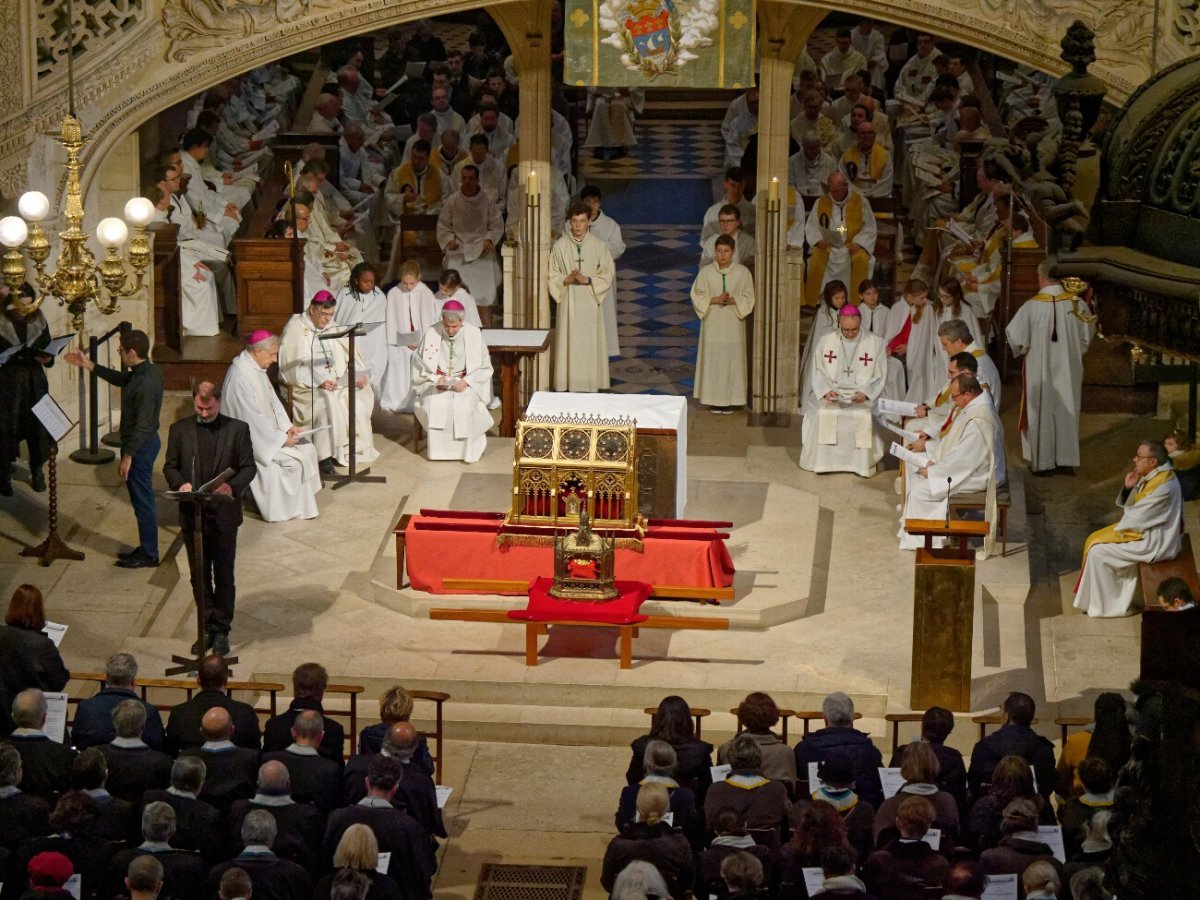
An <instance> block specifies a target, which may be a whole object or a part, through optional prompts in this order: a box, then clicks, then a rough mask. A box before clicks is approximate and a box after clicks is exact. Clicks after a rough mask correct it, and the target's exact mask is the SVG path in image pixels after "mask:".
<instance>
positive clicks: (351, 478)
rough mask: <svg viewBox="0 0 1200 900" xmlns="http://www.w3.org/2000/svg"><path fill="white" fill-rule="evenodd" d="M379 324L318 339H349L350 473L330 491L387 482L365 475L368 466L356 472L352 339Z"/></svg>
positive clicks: (330, 334)
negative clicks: (358, 483) (355, 484)
mask: <svg viewBox="0 0 1200 900" xmlns="http://www.w3.org/2000/svg"><path fill="white" fill-rule="evenodd" d="M380 324H382V323H380V322H360V323H358V324H357V325H351V326H350V327H349V328H346V329H345V330H343V331H335V332H331V333H329V334H321V335H319V337H320V339H321V340H323V341H334V340H341V339H342V338H348V339H349V350H348V352H349V354H350V358H349V360H348V361H347V367H346V389H347V390H348V391H350V397H349V406H348V409H347V415H348V417H349V419H350V421H349V422H348V423H347V424H348V426H349V438H350V453H349V456H350V472H349V474H348V475H346V477H345V478H342V479H340V480H338V481H336V482H335V483H334V485H333V487H332V488H331V490H335V491H336V490H337V489H338V488H343V487H345V486H346V485H348V484H350V483H352V482H355V481H358V482H363V483H369V484H383V483H385V482H386V481H387V478H385V477H384V476H383V475H368V474H367V473H368V472H370V471H371V467H370V466H367V468H365V469H363V470H362V472H361V473H360V472H359V471H358V452H357V448H356V439H357V433H356V432H357V430H358V429H357V428H356V427H355V424H356V423H355V408H356V404H355V400H356V398H357V394H358V384H357V380H356V377H355V376H356V374H357V373H356V372H355V368H354V339H355V338H356V337H362V336H363V335H365V334H366V333H367V332H368V331H370V330H371V329H372V328H377V327H378V326H379V325H380Z"/></svg>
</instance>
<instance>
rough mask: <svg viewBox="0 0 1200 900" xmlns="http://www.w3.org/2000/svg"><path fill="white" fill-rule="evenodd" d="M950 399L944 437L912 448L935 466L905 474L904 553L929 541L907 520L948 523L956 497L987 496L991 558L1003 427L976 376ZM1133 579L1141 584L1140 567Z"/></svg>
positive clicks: (1002, 475)
mask: <svg viewBox="0 0 1200 900" xmlns="http://www.w3.org/2000/svg"><path fill="white" fill-rule="evenodd" d="M950 400H951V402H952V403H953V404H954V406H955V408H954V409H953V410H952V411H951V414H950V420H949V421H950V427H949V428H948V429H945V436H944V437H942V438H940V439H938V440H933V439H930V440H924V439H918V440H917V441H915V442H914V443H913V449H914V450H916V452H918V453H923V454H924V455H925V456H926V457H928V458H929V460H930V462H929V464H928V465H926V466H922V467H921V468H920V469H918V470H916V471H912V470H911V467H910V470H909V471H908V472H907V473H906V494H905V498H904V508H903V511H902V512H901V514H900V531H899V537H900V549H901V550H916V549H917V548H918V547H920V546H922V544H923V541H924V538H922V537H921V536H920V535H915V534H909V533H908V532H906V531H905V530H904V522H905V520H906V519H937V520H941V519H944V518H945V517H946V507H947V504H948V503H949V502H950V498H951V497H953V496H955V495H957V494H972V493H977V492H979V491H986V492H987V506H986V508H985V512H984V519H985V521H987V522H989V523H990V524H991V532H990V533H989V535H988V536H987V537H986V538H985V539H984V556H987V555H988V554H989V553H990V552H991V544H992V539H993V536H994V534H995V530H996V487H997V486H998V485H1001V484H1004V483H1005V482H1006V481H1007V478H1008V470H1007V468H1006V465H1005V460H1004V428H1003V426H1002V425H1001V424H1000V417H999V416H997V415H996V408H995V407H994V406H993V405H992V400H991V398H990V397H988V396H986V394H985V392H984V390H983V387H982V386H981V385H980V384H979V379H977V378H976V377H975V376H974V375H959V376H958V377H957V378H955V379H954V380H953V381H951V382H950ZM937 540H942V539H935V541H937ZM1133 579H1134V581H1136V580H1137V567H1136V566H1134V571H1133Z"/></svg>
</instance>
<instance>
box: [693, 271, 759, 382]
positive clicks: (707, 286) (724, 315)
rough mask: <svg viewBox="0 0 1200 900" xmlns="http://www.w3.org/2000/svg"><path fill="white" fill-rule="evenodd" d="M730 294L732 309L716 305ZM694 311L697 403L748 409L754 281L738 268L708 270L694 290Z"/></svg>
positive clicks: (701, 276)
mask: <svg viewBox="0 0 1200 900" xmlns="http://www.w3.org/2000/svg"><path fill="white" fill-rule="evenodd" d="M725 292H728V293H729V296H730V297H732V298H733V302H734V305H733V306H714V305H713V303H712V301H713V299H714V298H716V297H719V296H720V295H721V294H722V293H725ZM692 307H693V308H694V309H695V310H696V314H697V315H698V316H699V317H700V346H699V349H698V350H697V352H696V375H695V385H696V386H695V390H694V394H695V396H696V399H697V400H699V401H700V402H701V403H703V404H705V405H706V406H745V405H746V398H747V384H746V317H747V316H749V315H750V313H751V312H752V311H753V310H754V276H753V275H751V274H750V270H749V269H747V268H746V267H745V266H743V265H741V264H740V263H736V262H734V263H730V265H729V268H727V269H722V268H721V267H720V266H718V265H717V264H716V263H715V262H713V263H709V264H708V265H707V266H704V268H702V269H701V270H700V272H699V274H697V275H696V281H695V283H693V285H692Z"/></svg>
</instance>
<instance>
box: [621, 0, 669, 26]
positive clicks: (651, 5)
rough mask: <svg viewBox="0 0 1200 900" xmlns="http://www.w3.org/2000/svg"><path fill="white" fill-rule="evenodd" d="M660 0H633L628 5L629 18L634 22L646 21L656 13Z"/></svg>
mask: <svg viewBox="0 0 1200 900" xmlns="http://www.w3.org/2000/svg"><path fill="white" fill-rule="evenodd" d="M660 2H661V0H634V2H633V3H630V4H629V7H628V9H629V17H630V18H631V19H633V20H634V21H635V22H636V21H637V20H638V19H648V18H650V17H652V16H654V15H655V14H656V13H657V12H658V7H659V3H660Z"/></svg>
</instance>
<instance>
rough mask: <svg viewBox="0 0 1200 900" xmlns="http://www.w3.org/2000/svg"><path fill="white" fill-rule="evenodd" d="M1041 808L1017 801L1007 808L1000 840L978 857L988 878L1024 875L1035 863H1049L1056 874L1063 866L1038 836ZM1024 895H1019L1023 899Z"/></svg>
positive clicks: (1025, 801) (1024, 800)
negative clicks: (1039, 811)
mask: <svg viewBox="0 0 1200 900" xmlns="http://www.w3.org/2000/svg"><path fill="white" fill-rule="evenodd" d="M1038 820H1039V815H1038V805H1037V804H1036V803H1034V802H1033V801H1032V800H1026V799H1022V798H1017V799H1016V800H1012V801H1010V802H1009V804H1008V806H1006V807H1004V813H1003V818H1002V820H1001V824H1000V840H999V842H998V843H997V844H996V846H995V847H991V848H989V849H987V850H984V851H983V852H982V853H980V854H979V864H980V865H981V866H983V870H984V871H985V872H987V873H988V874H989V875H1021V874H1023V873H1024V872H1025V871H1026V869H1028V868H1029V867H1030V865H1032V864H1033V863H1035V862H1039V861H1043V862H1046V863H1048V864H1049V865H1050V866H1051V867H1052V869H1053V871H1054V872H1055V873H1056V874H1057V873H1058V872H1061V871H1062V863H1060V862H1059V861H1058V860H1056V859H1055V858H1054V851H1053V850H1052V849H1051V848H1050V845H1049V844H1047V843H1046V842H1045V841H1043V840H1042V839H1041V836H1040V835H1039V834H1038V830H1037V829H1038ZM1020 894H1021V892H1018V895H1020Z"/></svg>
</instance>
